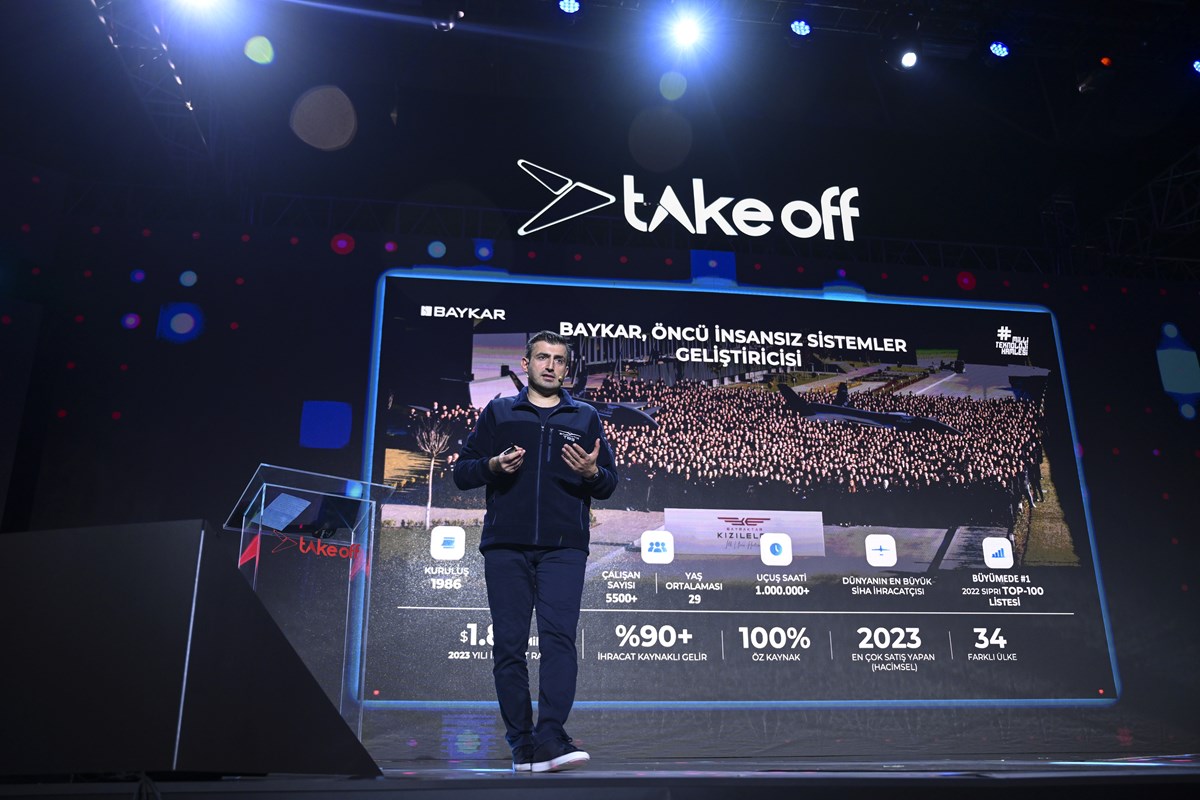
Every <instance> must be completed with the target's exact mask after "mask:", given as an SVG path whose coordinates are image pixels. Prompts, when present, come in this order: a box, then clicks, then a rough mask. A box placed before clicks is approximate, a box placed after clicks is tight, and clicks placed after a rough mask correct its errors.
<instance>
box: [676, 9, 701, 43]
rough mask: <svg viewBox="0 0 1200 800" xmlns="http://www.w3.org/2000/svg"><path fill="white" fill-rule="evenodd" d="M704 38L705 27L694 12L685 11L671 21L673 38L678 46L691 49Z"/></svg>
mask: <svg viewBox="0 0 1200 800" xmlns="http://www.w3.org/2000/svg"><path fill="white" fill-rule="evenodd" d="M703 38H704V29H703V27H702V26H701V25H700V20H699V19H697V18H696V17H695V16H694V15H693V14H690V13H688V12H683V13H681V14H680V15H679V16H678V17H676V18H675V19H674V20H673V21H672V22H671V40H672V41H673V42H675V46H676V47H679V48H680V49H683V50H690V49H692V48H693V47H695V46H696V45H697V44H699V43H700V42H701V40H702V39H703Z"/></svg>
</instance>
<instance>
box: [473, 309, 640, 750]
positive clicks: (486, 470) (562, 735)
mask: <svg viewBox="0 0 1200 800" xmlns="http://www.w3.org/2000/svg"><path fill="white" fill-rule="evenodd" d="M570 361H571V348H570V343H569V342H568V341H567V340H566V339H564V338H563V337H562V336H559V335H558V334H556V333H553V332H551V331H542V332H541V333H538V334H535V335H534V336H533V338H531V339H530V340H529V343H528V345H527V346H526V348H525V357H524V358H523V359H521V367H522V368H523V369H524V370H525V371H526V373H527V374H528V377H529V385H528V386H527V387H526V388H524V389H522V390H521V391H520V392H519V393H518V394H517V395H516V396H515V397H503V398H496V399H495V400H492V401H491V402H490V403H488V405H487V407H486V408H485V409H484V410H483V413H482V414H480V417H479V422H478V423H477V424H476V425H475V430H474V431H472V433H471V435H470V436H469V437H468V438H467V442H466V444H465V445H464V446H463V450H462V453H461V454H460V455H459V458H458V460H457V461H456V462H455V464H454V482H455V484H457V486H458V488H459V489H474V488H477V487H479V486H486V487H487V512H486V514H485V515H484V518H483V533H482V536H481V538H480V543H479V550H480V552H482V553H483V561H484V578H485V579H486V581H487V593H488V606H489V607H490V608H491V612H492V633H493V642H494V644H493V645H492V658H493V664H492V675H493V677H494V678H495V681H496V696H497V698H498V700H499V702H500V716H501V717H502V718H503V720H504V727H505V731H506V736H505V738H506V739H507V740H508V743H509V745H510V746H511V747H512V753H513V770H515V771H517V772H530V771H532V772H557V771H559V770H564V769H573V768H575V767H580V766H583V765H584V764H586V763H587V762H588V760H589V758H590V757H589V756H588V754H587V753H585V752H584V751H582V750H580V749H579V748H577V747H575V746H574V745H573V744H572V743H571V737H569V736H567V733H566V731H565V730H564V729H563V725H564V724H565V723H566V721H567V715H568V714H570V712H571V705H572V704H573V703H574V701H575V679H576V675H577V674H578V663H577V656H576V652H575V636H576V633H577V631H578V628H579V606H580V602H581V599H582V595H583V575H584V565H585V564H586V562H587V556H588V539H589V512H590V508H591V501H592V498H596V499H599V500H603V499H605V498H607V497H609V496H610V495H612V493H613V490H614V489H616V488H617V473H616V470H615V468H614V466H613V456H612V450H611V449H610V448H609V446H608V442H607V441H606V440H605V438H604V429H603V427H602V426H601V424H600V416H599V414H597V413H596V410H595V409H594V408H592V407H591V406H589V405H584V404H581V403H576V402H575V401H574V400H573V399H572V398H571V396H570V394H568V393H567V392H565V391H563V388H562V387H563V381H564V380H565V379H566V377H567V368H568V365H569V364H570ZM535 609H536V611H537V631H538V642H539V645H540V648H541V666H540V667H539V672H538V678H539V684H540V689H539V692H538V720H537V724H536V725H534V724H533V709H532V705H531V698H530V692H529V670H528V665H527V664H526V661H525V650H526V647H527V646H528V641H529V619H530V615H531V613H532V612H533V611H534V610H535Z"/></svg>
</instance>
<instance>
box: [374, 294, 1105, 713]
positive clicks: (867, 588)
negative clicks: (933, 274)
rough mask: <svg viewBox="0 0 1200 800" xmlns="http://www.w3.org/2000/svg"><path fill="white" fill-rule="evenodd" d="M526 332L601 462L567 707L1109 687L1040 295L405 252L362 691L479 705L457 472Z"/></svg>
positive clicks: (1100, 618) (386, 349) (478, 505)
mask: <svg viewBox="0 0 1200 800" xmlns="http://www.w3.org/2000/svg"><path fill="white" fill-rule="evenodd" d="M541 330H550V331H553V332H555V333H558V334H560V335H562V336H564V337H566V338H567V339H568V340H569V341H570V343H571V346H572V355H571V361H570V372H569V376H568V378H567V381H566V384H565V390H566V391H569V392H570V394H571V396H572V397H573V398H574V399H575V400H576V401H577V402H579V403H586V404H588V405H591V406H593V407H595V408H596V410H597V411H598V412H599V414H600V417H601V419H602V420H603V425H604V430H605V434H606V437H607V440H608V442H609V443H610V445H611V448H612V451H613V455H614V458H615V462H616V469H617V471H618V473H619V476H620V482H619V485H618V488H617V490H616V492H615V493H614V494H613V495H612V497H611V498H609V499H607V500H604V501H596V502H593V504H592V507H591V545H590V556H589V559H588V566H587V578H586V584H585V588H584V600H583V613H582V619H581V623H580V631H579V639H578V649H579V657H580V674H579V689H578V697H577V709H579V708H588V707H589V706H591V707H595V706H603V707H604V708H607V709H613V708H642V709H645V708H653V709H655V710H656V712H661V713H670V710H671V709H675V708H685V707H692V708H694V707H695V706H696V704H698V703H702V704H703V705H704V707H705V708H716V709H719V708H721V707H737V708H743V709H744V708H746V707H753V706H756V705H762V706H763V707H770V708H776V709H779V708H782V709H786V708H788V707H795V708H805V707H809V706H822V707H829V706H837V705H839V704H845V705H853V706H858V707H862V706H863V705H871V704H876V703H887V704H893V705H895V704H901V705H903V704H908V703H911V704H913V705H923V706H928V705H935V706H936V705H938V704H947V705H950V704H953V705H961V704H981V705H1038V704H1047V705H1061V704H1075V705H1085V704H1104V703H1111V702H1114V701H1115V700H1116V699H1117V696H1118V692H1119V680H1118V677H1117V672H1116V663H1115V660H1114V657H1113V651H1112V646H1111V642H1110V637H1109V629H1108V624H1107V619H1106V612H1105V603H1104V596H1103V590H1102V585H1101V582H1100V572H1099V569H1098V568H1097V562H1096V554H1095V553H1094V549H1093V540H1092V536H1091V532H1090V527H1089V521H1088V515H1087V509H1086V492H1085V489H1084V483H1083V476H1082V474H1081V471H1080V466H1079V461H1078V454H1077V451H1076V445H1075V441H1074V435H1073V427H1072V420H1071V411H1070V398H1069V393H1068V381H1067V375H1066V374H1065V368H1064V358H1063V354H1062V353H1061V352H1060V349H1059V346H1058V339H1057V336H1056V328H1055V323H1054V318H1053V316H1052V314H1051V313H1049V312H1048V311H1047V310H1045V309H1042V308H1037V307H1025V306H998V305H985V304H976V305H969V304H952V303H946V302H934V301H920V300H915V299H897V298H877V297H864V296H862V295H861V294H859V295H855V294H853V293H826V294H821V293H803V292H789V291H782V290H781V291H770V290H763V289H749V288H742V287H737V286H734V285H732V284H731V285H728V286H723V285H718V286H705V285H699V284H678V285H675V284H661V285H660V284H637V285H631V284H616V283H612V282H607V283H599V282H597V283H586V282H571V281H565V280H552V279H545V278H538V279H533V278H515V277H508V276H496V275H487V274H474V275H471V274H469V273H458V274H455V273H442V274H433V273H422V272H421V271H419V270H413V271H405V270H396V271H393V272H390V273H388V274H387V275H386V276H385V277H384V278H383V279H382V283H381V287H380V292H379V299H378V327H377V331H376V337H377V338H376V348H377V349H376V363H375V366H374V369H373V384H374V385H373V388H372V397H373V408H372V409H371V412H370V417H371V420H370V425H371V426H372V427H371V430H369V431H368V455H367V463H368V466H369V471H370V477H371V479H372V480H374V481H377V482H381V483H387V484H390V485H393V486H395V487H397V490H398V491H397V493H396V495H395V498H394V501H393V502H391V503H389V504H388V505H386V506H385V507H384V508H383V512H382V527H381V530H382V533H381V535H380V536H379V537H378V539H377V541H376V542H375V545H374V552H373V554H372V555H373V559H372V564H371V572H370V590H369V614H368V624H367V626H366V632H365V636H366V659H365V675H364V681H365V682H364V689H365V692H366V698H367V700H368V703H369V705H370V706H371V707H373V708H377V709H384V708H391V709H404V708H412V709H417V708H425V709H433V708H471V707H477V708H478V709H480V710H481V713H483V712H484V711H486V710H487V709H490V708H494V699H493V698H494V692H493V688H492V679H491V650H490V640H491V629H490V619H489V614H488V610H487V602H486V594H485V588H484V583H483V562H482V558H481V556H480V555H479V553H478V550H477V548H478V543H479V538H480V527H481V525H482V520H483V516H484V510H485V509H484V503H485V497H484V492H483V490H482V489H478V490H473V491H466V492H464V491H460V490H458V489H457V488H456V487H455V485H454V482H453V479H452V477H451V471H452V468H453V462H454V459H455V458H456V457H457V454H458V452H459V450H460V449H461V448H462V446H463V443H464V441H465V439H466V437H467V436H468V434H469V433H470V432H471V430H472V426H473V425H474V424H475V422H476V420H477V419H478V418H479V415H480V412H481V410H482V409H483V408H484V407H485V406H486V405H487V403H488V402H489V401H491V400H492V399H493V398H497V397H505V396H509V395H514V394H516V393H517V392H518V391H520V389H521V388H522V387H523V386H524V385H525V383H526V380H527V376H526V375H525V373H524V372H523V371H522V368H521V359H522V356H523V355H524V352H525V344H526V341H527V340H528V338H529V337H530V336H531V335H532V334H534V333H536V332H538V331H541ZM529 658H530V659H531V664H534V665H535V664H536V661H537V658H538V642H537V632H536V629H535V628H531V631H530V641H529ZM531 671H532V672H533V673H534V677H535V679H536V670H535V669H534V670H531ZM535 696H536V692H535Z"/></svg>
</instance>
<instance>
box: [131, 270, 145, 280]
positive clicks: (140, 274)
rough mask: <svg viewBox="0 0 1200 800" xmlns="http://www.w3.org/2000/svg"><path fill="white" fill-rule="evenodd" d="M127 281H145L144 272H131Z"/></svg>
mask: <svg viewBox="0 0 1200 800" xmlns="http://www.w3.org/2000/svg"><path fill="white" fill-rule="evenodd" d="M129 280H131V281H133V282H134V283H141V282H142V281H144V280H146V270H144V269H135V270H134V271H133V272H131V273H129Z"/></svg>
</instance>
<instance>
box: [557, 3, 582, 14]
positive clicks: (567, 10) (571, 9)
mask: <svg viewBox="0 0 1200 800" xmlns="http://www.w3.org/2000/svg"><path fill="white" fill-rule="evenodd" d="M558 7H559V8H560V9H561V10H562V12H563V13H564V14H574V13H575V12H576V11H578V10H579V2H578V0H558Z"/></svg>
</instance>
